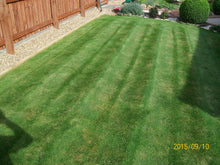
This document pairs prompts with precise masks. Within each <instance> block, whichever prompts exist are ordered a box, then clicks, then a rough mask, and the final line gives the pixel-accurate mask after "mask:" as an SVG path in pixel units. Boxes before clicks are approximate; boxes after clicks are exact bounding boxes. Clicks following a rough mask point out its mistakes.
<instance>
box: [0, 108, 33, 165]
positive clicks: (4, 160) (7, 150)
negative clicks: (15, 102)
mask: <svg viewBox="0 0 220 165" xmlns="http://www.w3.org/2000/svg"><path fill="white" fill-rule="evenodd" d="M0 124H4V125H5V126H7V127H8V128H9V129H11V130H12V131H13V135H11V136H7V135H5V136H4V135H1V134H0V164H2V165H3V164H4V165H11V164H13V163H12V161H11V159H10V154H11V153H16V152H17V151H19V150H20V149H22V148H25V147H27V146H28V145H29V144H30V143H31V142H32V141H33V139H32V137H31V136H30V135H29V134H28V133H26V132H25V131H24V130H23V129H22V128H20V127H19V126H18V125H16V124H15V123H13V122H12V121H10V120H9V119H7V118H6V117H5V116H4V114H3V112H2V110H1V109H0Z"/></svg>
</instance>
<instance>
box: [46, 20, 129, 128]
mask: <svg viewBox="0 0 220 165" xmlns="http://www.w3.org/2000/svg"><path fill="white" fill-rule="evenodd" d="M130 25H131V24H130ZM124 30H125V29H123V28H121V30H120V31H121V32H122V34H123V35H120V34H119V35H116V36H115V37H114V39H115V40H118V39H117V38H121V39H123V38H124V39H125V38H126V33H127V31H125V32H123V31H124ZM128 30H131V29H128ZM112 44H113V45H112ZM108 46H109V48H110V49H111V51H112V47H114V49H115V50H114V51H117V50H118V49H117V47H121V44H120V41H119V42H113V43H111V45H108ZM107 51H109V50H108V49H105V50H103V52H102V53H103V54H105V52H106V53H107ZM102 53H101V55H102ZM107 55H108V54H106V56H103V58H104V57H107ZM110 56H112V55H110ZM110 56H109V57H110ZM100 63H102V65H103V66H104V63H103V61H100ZM92 66H95V67H97V65H96V63H94V64H93V65H92ZM87 68H88V67H87ZM100 70H102V69H100ZM91 71H92V72H94V74H97V75H98V72H95V70H94V69H91V67H90V68H88V71H84V73H82V74H86V73H89V72H91ZM82 78H83V79H82V80H83V81H85V78H86V79H87V78H88V76H85V75H84V76H83V77H82ZM93 78H95V77H93ZM79 80H80V79H76V82H75V81H74V82H75V83H79V84H78V85H83V84H82V83H81V81H79ZM84 83H85V82H84ZM88 83H92V81H91V79H90V81H88ZM73 85H74V84H73ZM75 90H78V89H77V88H76V89H75ZM79 91H81V90H79ZM72 92H73V93H74V91H72ZM75 92H76V91H75ZM76 96H78V95H76ZM72 98H73V97H72ZM79 98H80V97H79ZM63 99H65V98H63ZM56 101H57V100H56ZM64 101H65V100H64ZM54 103H55V102H54ZM73 103H74V102H73ZM73 103H72V104H73ZM64 105H65V104H64ZM58 107H59V106H58ZM62 109H63V108H61V109H59V111H61V110H62ZM56 112H57V111H56ZM45 113H48V114H49V112H45ZM53 113H54V114H55V111H54V112H53ZM61 113H63V112H61ZM60 115H62V116H64V117H65V115H67V114H65V113H63V114H60ZM59 120H62V117H61V116H60V119H59ZM57 122H58V123H55V124H58V126H59V125H60V124H59V121H57ZM68 123H69V122H68ZM47 124H48V123H47ZM55 124H53V123H51V125H52V126H54V125H55ZM55 126H56V125H55ZM48 129H49V130H50V128H48ZM63 131H64V130H63Z"/></svg>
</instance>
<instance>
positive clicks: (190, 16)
mask: <svg viewBox="0 0 220 165" xmlns="http://www.w3.org/2000/svg"><path fill="white" fill-rule="evenodd" d="M209 12H210V8H209V3H208V1H207V0H185V1H184V2H183V3H182V4H181V6H180V18H181V20H182V21H184V22H189V23H203V22H205V21H206V20H207V19H208V17H209Z"/></svg>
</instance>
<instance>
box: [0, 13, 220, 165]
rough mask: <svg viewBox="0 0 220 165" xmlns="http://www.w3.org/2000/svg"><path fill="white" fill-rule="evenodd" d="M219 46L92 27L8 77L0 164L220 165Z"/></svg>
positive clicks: (1, 96) (125, 22) (147, 23)
mask: <svg viewBox="0 0 220 165" xmlns="http://www.w3.org/2000/svg"><path fill="white" fill-rule="evenodd" d="M219 45H220V35H219V34H217V33H213V32H209V31H206V30H202V29H199V28H197V27H196V26H192V25H184V24H177V23H172V22H167V21H159V20H153V19H144V18H141V17H117V16H104V17H101V18H99V19H96V20H95V21H93V22H90V23H89V24H87V25H85V26H83V27H82V28H80V29H78V30H77V31H75V32H74V33H72V34H70V35H69V36H67V37H65V38H64V39H62V40H61V41H59V42H57V43H55V44H54V45H52V46H51V47H49V48H48V49H46V50H44V51H42V52H41V53H39V54H38V55H36V56H35V57H33V58H31V59H30V60H28V61H27V62H25V63H24V64H22V65H21V66H19V67H18V68H16V69H14V70H13V71H11V72H9V73H7V74H5V75H4V76H2V77H1V79H0V109H1V110H0V111H1V112H0V164H2V165H3V164H10V163H11V164H28V165H29V164H40V165H42V164H90V165H94V164H104V165H105V164H120V165H121V164H122V165H123V164H124V165H127V164H135V165H141V164H143V165H146V164H220V117H219V116H220V46H219ZM175 144H179V146H181V145H182V144H183V148H182V147H180V148H179V149H178V148H175ZM184 144H185V145H184ZM186 144H187V145H188V146H191V148H190V149H189V148H185V147H186ZM191 144H193V145H191ZM197 145H198V146H197ZM204 146H205V147H204Z"/></svg>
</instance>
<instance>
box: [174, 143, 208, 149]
mask: <svg viewBox="0 0 220 165" xmlns="http://www.w3.org/2000/svg"><path fill="white" fill-rule="evenodd" d="M173 145H174V147H173V149H174V150H182V149H184V150H189V149H191V150H200V149H203V150H209V144H197V143H195V144H187V143H185V144H176V143H174V144H173Z"/></svg>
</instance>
